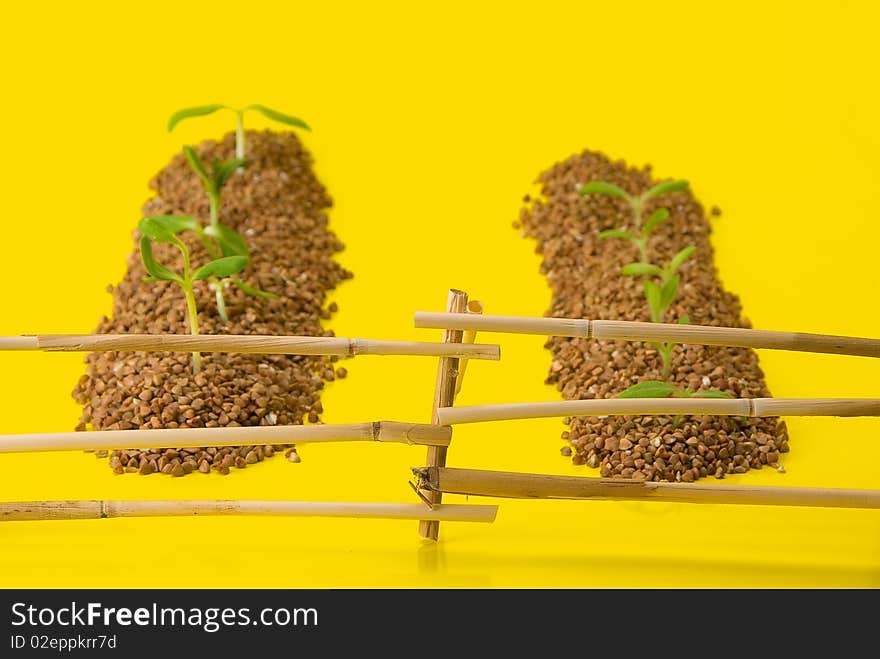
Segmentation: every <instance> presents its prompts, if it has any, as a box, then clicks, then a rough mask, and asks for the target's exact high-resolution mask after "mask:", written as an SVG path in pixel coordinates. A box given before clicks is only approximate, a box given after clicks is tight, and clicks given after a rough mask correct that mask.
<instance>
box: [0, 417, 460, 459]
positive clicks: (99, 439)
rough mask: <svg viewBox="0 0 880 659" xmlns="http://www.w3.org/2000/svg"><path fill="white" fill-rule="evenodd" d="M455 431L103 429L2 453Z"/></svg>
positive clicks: (409, 437) (433, 437)
mask: <svg viewBox="0 0 880 659" xmlns="http://www.w3.org/2000/svg"><path fill="white" fill-rule="evenodd" d="M451 438H452V429H451V428H449V427H448V426H436V425H428V424H422V423H398V422H395V421H376V422H373V423H347V424H329V423H325V424H319V425H309V426H301V425H300V426H251V427H237V428H227V427H224V428H174V429H162V430H152V429H151V430H99V431H95V432H60V433H45V434H26V435H0V453H23V452H33V451H73V450H84V451H88V450H98V449H117V448H126V447H137V448H168V447H172V448H193V447H201V446H250V445H257V444H310V443H315V442H356V441H377V442H399V443H403V444H416V445H423V446H449V441H450V439H451Z"/></svg>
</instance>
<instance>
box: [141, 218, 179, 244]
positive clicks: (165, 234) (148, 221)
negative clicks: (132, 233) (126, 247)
mask: <svg viewBox="0 0 880 659" xmlns="http://www.w3.org/2000/svg"><path fill="white" fill-rule="evenodd" d="M138 231H140V232H141V235H143V236H146V237H147V238H151V239H152V240H156V241H158V242H160V243H171V244H176V243H177V242H178V240H179V239H178V238H177V235H175V233H174V231H172V230H171V229H169V228H168V226H167V225H166V224H165V223H163V222H160V221H159V220H158V219H157V218H155V217H145V218H143V219H142V220H141V221H140V222H138Z"/></svg>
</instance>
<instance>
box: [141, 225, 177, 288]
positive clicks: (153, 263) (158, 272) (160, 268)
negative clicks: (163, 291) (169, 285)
mask: <svg viewBox="0 0 880 659" xmlns="http://www.w3.org/2000/svg"><path fill="white" fill-rule="evenodd" d="M141 259H142V260H143V262H144V267H145V268H146V269H147V272H148V273H150V276H151V277H152V278H153V279H154V280H158V281H176V282H177V283H178V284H180V283H183V277H181V276H180V275H178V274H177V273H176V272H174V271H173V270H171V269H170V268H166V267H165V266H164V265H162V264H161V263H159V262H158V261H157V260H156V258H155V257H154V256H153V243H152V242H150V239H149V238H148V237H147V236H142V237H141Z"/></svg>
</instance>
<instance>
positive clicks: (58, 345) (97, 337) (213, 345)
mask: <svg viewBox="0 0 880 659" xmlns="http://www.w3.org/2000/svg"><path fill="white" fill-rule="evenodd" d="M0 350H45V351H47V352H102V351H108V350H133V351H162V352H165V351H168V352H236V353H261V354H279V355H340V356H348V357H351V356H354V355H416V356H427V357H467V358H468V359H490V360H498V359H501V349H500V348H499V347H498V346H497V345H466V346H464V345H446V344H443V343H423V342H417V341H377V340H373V339H344V338H338V337H328V336H267V335H252V334H213V335H212V334H200V335H198V336H191V335H187V334H82V335H80V334H45V335H40V336H24V337H21V336H4V337H0Z"/></svg>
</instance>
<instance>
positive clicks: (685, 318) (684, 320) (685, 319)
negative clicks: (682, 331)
mask: <svg viewBox="0 0 880 659" xmlns="http://www.w3.org/2000/svg"><path fill="white" fill-rule="evenodd" d="M678 324H679V325H690V324H691V319H690V316H687V315H685V316H682V317H681V318H679V319H678Z"/></svg>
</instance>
